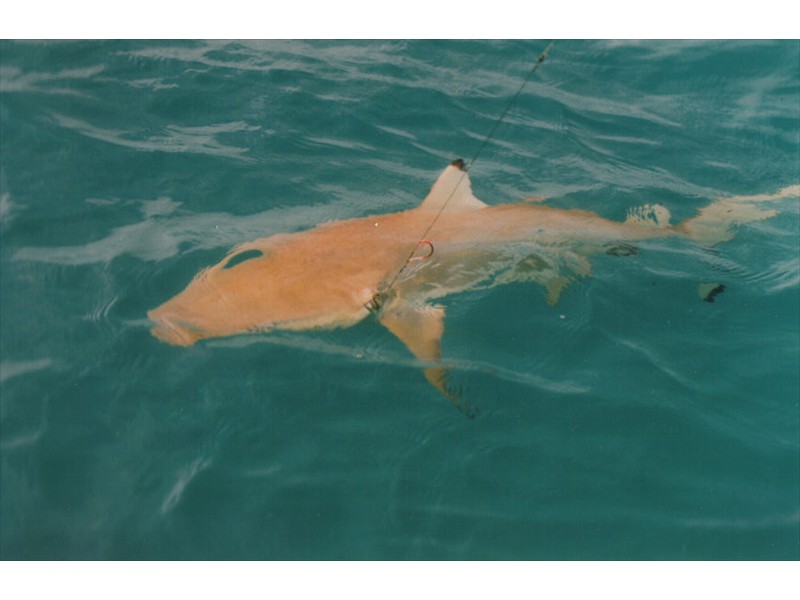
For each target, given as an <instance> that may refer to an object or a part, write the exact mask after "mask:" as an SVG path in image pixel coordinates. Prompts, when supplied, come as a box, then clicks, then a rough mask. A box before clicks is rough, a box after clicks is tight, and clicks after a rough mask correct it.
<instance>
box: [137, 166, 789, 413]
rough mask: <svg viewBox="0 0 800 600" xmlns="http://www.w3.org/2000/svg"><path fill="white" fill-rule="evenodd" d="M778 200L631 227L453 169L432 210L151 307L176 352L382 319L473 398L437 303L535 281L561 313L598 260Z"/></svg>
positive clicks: (706, 230) (303, 242) (237, 267)
mask: <svg viewBox="0 0 800 600" xmlns="http://www.w3.org/2000/svg"><path fill="white" fill-rule="evenodd" d="M798 196H800V185H794V186H790V187H787V188H784V189H782V190H781V191H779V192H778V193H776V194H772V195H761V196H740V197H732V198H720V199H717V200H715V201H713V202H712V203H711V204H709V205H707V206H706V207H704V208H702V209H701V210H700V211H699V213H698V214H697V215H696V216H694V217H692V218H690V219H687V220H685V221H683V222H681V223H678V224H675V225H672V224H670V222H669V220H670V215H669V211H668V210H667V209H666V208H665V207H664V206H661V205H647V206H643V207H639V208H636V209H633V210H631V211H629V215H628V218H627V219H626V220H625V221H624V222H617V221H610V220H608V219H605V218H603V217H600V216H599V215H597V214H595V213H593V212H590V211H586V210H562V209H557V208H553V207H549V206H547V205H545V204H541V203H538V202H537V203H531V202H522V203H517V204H502V205H496V206H489V205H487V204H485V203H483V202H481V201H480V200H478V199H477V198H475V196H473V194H472V189H471V184H470V180H469V176H468V175H467V172H466V169H465V166H464V163H463V161H461V160H460V159H459V160H456V161H454V162H453V163H451V164H450V165H449V166H448V167H447V168H446V169H445V170H444V171H443V173H442V174H441V175H440V176H439V178H438V179H437V181H436V182H435V184H434V185H433V187H432V188H431V191H430V193H429V194H428V196H427V197H426V198H425V200H424V201H423V202H422V204H420V205H419V206H418V207H416V208H413V209H410V210H406V211H402V212H398V213H392V214H383V215H373V216H368V217H363V218H357V219H350V220H346V221H336V222H332V223H326V224H322V225H319V226H317V227H315V228H313V229H310V230H307V231H301V232H297V233H292V234H278V235H273V236H271V237H268V238H264V239H258V240H255V241H253V242H248V243H245V244H241V245H240V246H237V247H236V248H234V249H233V250H232V251H231V252H230V253H229V254H228V255H227V256H226V257H225V258H224V259H223V260H222V261H220V262H219V263H218V264H216V265H214V266H211V267H209V268H207V269H204V270H202V271H200V273H198V274H197V275H196V276H195V278H194V279H193V280H192V281H191V282H190V283H189V285H188V286H187V288H186V289H185V290H184V291H183V292H181V293H180V294H178V295H177V296H175V297H174V298H172V299H171V300H169V301H167V302H165V303H164V304H162V305H161V306H159V307H158V308H155V309H153V310H151V311H150V312H149V313H148V317H149V318H150V320H151V321H152V322H153V323H154V326H153V329H152V333H153V335H154V336H156V337H157V338H158V339H160V340H162V341H164V342H167V343H169V344H174V345H179V346H188V345H191V344H194V343H195V342H197V341H198V340H201V339H205V338H215V337H221V336H231V335H239V334H245V333H255V332H266V331H270V330H275V329H284V330H303V329H314V328H335V327H348V326H350V325H354V324H355V323H358V322H359V321H361V320H362V319H365V318H367V317H368V316H369V315H370V314H376V315H377V318H378V320H379V321H380V322H381V323H382V324H383V325H384V326H385V327H386V328H387V329H389V331H391V332H392V333H393V334H394V335H395V336H397V337H398V338H399V339H400V340H401V341H402V342H403V343H404V344H405V345H406V346H407V347H408V349H409V350H410V351H411V352H412V353H413V354H414V356H416V357H417V358H418V359H420V360H422V361H424V362H426V363H427V365H428V366H427V367H426V368H425V376H426V377H427V379H428V380H429V381H430V382H431V383H432V384H433V385H434V386H435V387H436V388H437V389H438V390H439V391H441V392H442V393H443V394H444V395H445V396H447V397H449V398H451V399H452V400H454V401H455V402H456V403H460V398H458V394H457V393H456V392H454V391H453V390H452V389H450V387H449V386H448V383H447V370H446V368H445V367H444V366H443V365H442V364H441V350H440V348H441V339H442V335H443V333H444V317H445V309H444V308H443V307H442V306H439V305H437V304H435V300H437V299H439V298H442V297H444V296H448V295H451V294H454V293H457V292H461V291H465V290H469V289H474V288H476V287H478V286H491V285H502V284H505V283H510V282H515V281H532V282H535V283H538V284H540V285H542V286H544V288H545V289H546V291H547V300H548V302H549V303H550V304H551V305H554V304H556V303H557V302H558V299H559V296H560V294H561V293H562V292H563V290H564V289H565V288H566V287H567V286H568V285H569V284H570V283H571V282H572V281H574V280H576V279H577V278H580V277H584V276H588V275H589V274H590V272H591V266H590V263H589V260H588V258H589V257H591V256H593V255H596V254H602V253H607V254H616V255H624V254H631V253H634V252H635V251H636V249H635V243H636V242H640V241H642V240H647V239H653V238H666V237H674V236H680V237H684V238H688V239H691V240H694V241H696V242H698V243H700V244H704V245H707V246H713V245H715V244H717V243H720V242H723V241H726V240H729V239H731V238H732V237H733V233H734V228H735V227H736V226H738V225H741V224H744V223H749V222H752V221H758V220H762V219H766V218H769V217H771V216H773V215H775V214H776V211H775V209H773V208H767V207H766V205H767V204H769V203H770V202H774V201H776V200H780V199H782V198H787V197H798Z"/></svg>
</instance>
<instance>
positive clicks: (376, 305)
mask: <svg viewBox="0 0 800 600" xmlns="http://www.w3.org/2000/svg"><path fill="white" fill-rule="evenodd" d="M553 44H554V42H550V43H549V44H547V46H545V49H544V50H542V52H541V54H539V57H538V58H537V59H536V61H535V62H534V63H533V65H532V66H531V68H530V69H529V70H528V73H527V74H526V75H525V77H524V78H523V80H522V83H520V85H519V87H518V88H517V91H516V92H515V93H514V95H513V96H512V97H511V98H510V100H509V101H508V102H507V103H506V106H505V108H504V109H503V111H502V112H501V113H500V116H498V117H497V119H495V121H494V124H493V125H492V128H491V130H490V131H489V133H488V134H487V135H486V137H484V138H483V141H482V142H481V144H480V146H478V149H477V151H476V152H475V154H474V155H473V156H472V160H470V161H469V166H467V165H466V164H465V163H464V160H463V159H461V158H457V159H456V160H454V161H453V162H451V163H450V165H451V166H453V167H456V168H457V169H458V170H460V171H461V176H460V177H459V178H458V180H457V181H456V182H455V184H454V185H453V189H452V190H451V191H450V195H449V196H447V199H446V200H445V201H444V202H443V203H442V205H441V206H440V207H439V210H438V211H436V214H435V215H434V216H433V219H431V222H430V224H429V225H428V227H427V228H426V229H425V231H424V232H423V233H422V235H421V236H419V239H418V241H417V243H416V244H415V245H414V247H413V248H412V249H411V252H409V253H408V257H407V258H406V260H405V262H404V263H403V266H402V267H400V268H399V269H398V270H397V273H395V275H394V277H392V279H391V280H390V281H389V284H388V285H387V286H385V287H384V288H382V289H381V288H379V289H378V291H377V292H375V295H374V296H372V298H370V300H369V301H368V302H367V303H366V304H364V306H365V308H366V309H367V310H369V311H370V312H378V311H379V310H380V309H381V307H382V306H383V304H384V300H385V298H386V296H387V295H388V294H389V292H391V291H392V288H393V287H394V284H395V283H397V279H398V278H399V277H400V275H402V274H403V271H405V270H406V267H408V265H409V264H410V263H412V262H416V261H418V260H420V259H421V260H427V259H428V258H430V257H431V256H432V255H433V243H432V242H431V241H430V240H428V239H426V238H427V237H428V234H429V233H430V232H431V229H433V226H434V225H435V224H436V221H438V220H439V217H440V216H441V215H442V213H443V212H444V210H445V208H447V205H448V203H449V202H450V200H451V199H452V198H453V196H454V195H455V193H456V190H458V187H459V186H460V185H461V182H462V181H463V180H464V177H465V176H466V174H467V171H468V170H469V169H470V168H472V166H473V165H474V164H475V161H477V160H478V157H479V156H480V155H481V152H483V149H484V148H485V147H486V144H488V143H489V140H491V139H492V137H493V136H494V134H495V132H496V131H497V128H498V127H499V126H500V123H502V122H503V120H504V119H505V118H506V115H508V112H509V111H510V110H511V107H512V106H514V104H515V103H516V101H517V98H519V95H520V94H521V93H522V90H523V89H525V86H526V85H527V84H528V81H530V79H531V77H532V76H533V74H534V73H535V72H536V69H538V68H539V65H541V64H542V63H543V62H544V59H545V58H547V55H548V53H549V52H550V49H551V48H552V47H553ZM421 245H427V246H428V247H429V248H430V252H429V253H428V255H426V256H424V257H415V256H414V254H415V253H416V251H417V248H418V247H419V246H421Z"/></svg>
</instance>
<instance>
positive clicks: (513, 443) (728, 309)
mask: <svg viewBox="0 0 800 600" xmlns="http://www.w3.org/2000/svg"><path fill="white" fill-rule="evenodd" d="M545 46H546V42H540V41H316V42H313V41H241V42H227V41H208V42H201V41H172V42H170V41H71V42H66V41H57V42H32V41H20V42H16V41H2V42H0V216H1V217H2V221H1V224H0V235H1V237H0V268H1V269H2V270H1V271H0V319H1V321H0V325H1V327H2V329H0V385H1V387H0V392H1V393H0V466H1V467H2V470H1V471H0V555H1V556H0V557H1V558H2V559H6V560H10V559H101V560H103V559H109V560H112V559H135V560H138V559H157V560H160V559H256V560H273V559H289V560H294V559H307V560H316V559H325V560H327V559H377V560H388V559H399V560H407V559H420V560H432V559H437V560H460V559H487V560H494V559H522V560H538V559H558V560H577V559H593V560H599V559H616V560H619V559H625V560H627V559H645V560H650V559H668V560H673V559H689V560H702V559H723V560H727V559H793V560H797V559H800V203H798V202H797V200H796V199H794V200H786V201H784V202H783V203H782V204H781V205H780V206H779V213H778V214H777V215H776V216H775V217H773V218H772V219H770V220H767V221H761V222H757V223H752V224H749V225H746V226H743V227H741V228H740V229H739V231H738V234H737V236H736V237H735V238H734V239H733V240H731V241H729V242H726V243H723V244H720V245H718V246H715V247H714V248H704V247H701V246H698V245H696V244H692V243H690V242H688V241H685V240H678V239H674V240H672V239H670V240H660V241H659V240H656V241H650V242H646V243H643V244H642V245H641V246H640V248H639V252H638V254H636V255H633V256H624V257H622V256H606V255H602V256H598V257H595V258H593V259H592V275H591V277H587V278H585V279H583V280H581V281H579V282H576V283H575V284H573V285H572V286H570V287H569V288H568V289H566V290H565V292H564V293H563V295H562V297H561V300H560V302H559V304H558V305H557V306H555V307H553V306H550V305H548V303H547V300H546V293H545V291H544V290H543V288H541V287H539V286H537V285H536V284H532V283H514V284H510V285H506V286H502V287H492V288H488V289H480V290H473V291H467V292H464V293H461V294H456V295H452V296H450V297H447V298H444V299H442V302H441V303H442V305H444V306H446V307H447V319H446V322H445V334H444V338H443V342H442V352H443V356H444V360H445V361H446V363H447V364H448V365H449V366H450V367H451V370H452V374H451V377H452V381H453V384H454V385H455V386H457V387H459V388H460V389H461V390H462V395H463V397H464V398H465V399H467V400H468V402H469V404H470V406H472V407H473V408H474V410H475V413H476V415H475V418H473V419H470V418H467V417H466V416H465V415H464V414H463V413H462V412H459V411H458V410H456V409H455V408H454V406H453V405H452V403H450V402H448V401H447V400H446V399H445V398H443V397H442V396H441V395H440V394H439V393H438V392H437V391H436V390H435V389H434V388H433V387H432V386H431V385H430V384H428V383H427V381H426V380H425V378H424V377H423V375H422V372H421V365H420V362H419V361H417V360H415V359H414V358H413V356H412V355H411V354H410V352H409V351H408V350H407V348H406V347H405V346H404V345H403V344H402V343H400V342H399V341H398V340H397V339H396V338H395V337H394V336H392V334H391V333H389V332H388V331H387V330H386V329H385V328H383V327H382V326H381V325H380V324H379V323H378V322H377V320H375V319H374V318H370V319H367V320H365V321H363V322H361V323H359V324H358V325H356V326H354V327H351V328H349V329H338V330H324V331H315V330H311V331H302V332H276V333H273V334H258V335H251V336H240V337H235V338H226V339H217V340H207V341H202V342H200V343H198V344H196V345H194V346H191V347H186V348H182V347H174V346H169V345H166V344H164V343H161V342H159V341H158V340H157V339H155V338H154V337H153V336H151V334H150V332H149V324H148V320H147V316H146V313H147V311H148V310H150V309H152V308H154V307H156V306H158V305H159V304H161V303H163V302H164V301H166V300H168V299H169V298H171V297H172V296H174V295H175V294H176V293H178V292H179V291H181V290H182V289H184V288H185V286H186V285H187V284H188V283H189V281H190V280H191V279H192V277H193V276H194V275H195V274H196V273H197V272H198V271H199V270H200V269H202V268H203V267H206V266H209V265H211V264H214V263H216V262H218V261H220V260H221V259H222V258H223V257H224V256H225V255H226V254H227V253H228V251H229V250H230V249H231V248H232V247H233V246H235V245H237V244H239V243H241V242H246V241H249V240H253V239H256V238H259V237H265V236H268V235H272V234H276V233H281V232H294V231H299V230H303V229H306V228H309V227H312V226H314V225H316V224H318V223H322V222H325V221H330V220H334V219H348V218H354V217H361V216H366V215H370V214H376V213H384V212H395V211H399V210H404V209H406V208H410V207H413V206H415V205H417V204H418V203H419V202H420V201H421V200H422V199H423V198H424V197H425V195H426V194H427V192H428V190H429V188H430V186H431V184H432V183H433V181H434V180H435V179H436V177H437V176H438V174H439V173H440V172H441V171H442V169H443V168H444V167H445V166H446V165H447V164H448V163H449V162H450V161H452V160H453V159H455V158H458V157H463V158H465V159H469V158H471V157H472V156H473V155H474V154H475V152H476V151H477V149H478V148H479V146H480V145H481V142H482V141H483V140H484V138H485V136H486V135H487V134H488V133H489V131H490V130H491V129H492V126H493V125H494V123H495V121H496V119H497V118H498V116H499V115H500V114H501V113H502V111H503V109H504V108H505V107H506V105H507V103H508V101H509V99H510V98H511V97H512V96H513V95H514V93H515V92H516V91H517V89H518V88H519V86H520V84H521V83H522V81H523V79H524V77H525V76H526V74H527V73H528V71H529V69H530V68H531V66H532V64H533V63H534V62H535V60H536V58H537V57H538V56H539V54H540V52H541V51H542V50H543V49H544V48H545ZM470 177H471V179H472V185H473V191H474V193H475V195H476V196H477V197H478V198H480V199H482V200H483V201H485V202H487V203H489V204H501V203H508V202H515V201H519V200H520V199H522V198H524V197H526V196H543V197H545V198H546V199H547V200H546V201H547V202H548V203H549V204H551V205H552V206H555V207H558V208H581V209H585V210H591V211H593V212H596V213H598V214H600V215H602V216H605V217H607V218H612V219H617V220H623V219H624V218H625V215H626V212H627V210H628V209H629V208H630V207H635V206H640V205H642V204H644V203H652V202H660V203H662V204H664V205H665V206H666V207H668V208H669V210H670V211H671V213H672V215H673V218H674V219H675V220H676V221H677V220H679V219H683V218H686V217H688V216H690V215H692V214H694V213H695V212H696V211H697V210H698V209H699V208H701V207H702V206H705V205H706V204H708V203H709V202H710V201H711V200H712V199H713V198H716V197H718V196H724V195H742V194H767V193H774V192H776V191H778V190H779V189H781V188H784V187H786V186H788V185H793V184H797V183H800V42H798V41H796V40H794V41H791V40H790V41H710V42H691V41H680V42H674V41H653V42H648V41H645V42H608V41H569V40H561V41H557V42H556V43H555V45H554V46H553V47H552V49H551V51H550V53H549V55H548V57H547V59H546V60H545V62H544V63H542V64H541V66H540V67H539V69H538V70H537V71H536V73H535V74H534V75H533V77H532V78H531V79H530V81H529V83H528V84H527V85H526V86H525V88H524V90H523V91H522V93H521V94H520V95H519V97H518V98H517V101H516V102H515V103H514V105H513V107H512V108H511V110H510V111H509V113H508V114H507V115H506V117H505V118H504V119H503V122H502V123H501V124H500V125H499V126H498V128H497V130H496V132H495V134H494V136H493V138H492V139H491V140H490V141H489V143H488V144H487V145H486V147H485V148H484V150H483V152H482V153H481V155H480V157H479V158H478V160H477V161H476V162H475V163H474V165H472V166H471V168H470ZM414 241H415V240H414ZM414 241H412V243H413V242H414ZM365 251H368V249H365ZM354 259H356V260H357V257H354ZM702 283H714V284H717V283H719V284H722V285H724V286H725V288H724V292H723V293H721V294H719V295H717V296H716V297H714V298H713V300H714V302H704V301H703V300H702V299H701V297H700V294H699V293H698V289H699V288H698V286H699V285H700V284H702Z"/></svg>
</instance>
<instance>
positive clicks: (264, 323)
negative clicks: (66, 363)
mask: <svg viewBox="0 0 800 600" xmlns="http://www.w3.org/2000/svg"><path fill="white" fill-rule="evenodd" d="M297 235H303V234H302V233H301V234H295V236H297ZM291 237H293V236H286V235H278V236H273V237H271V238H267V239H262V240H256V241H254V242H250V243H247V244H243V245H241V246H238V247H236V248H234V249H233V250H232V251H231V252H230V253H229V254H228V255H227V256H226V257H225V258H224V259H222V260H221V261H220V262H219V263H217V264H216V265H213V266H211V267H209V268H207V269H203V270H202V271H200V272H199V273H198V274H197V275H196V276H195V277H194V279H193V280H192V281H191V282H190V283H189V285H188V286H187V287H186V289H185V290H183V291H182V292H181V293H179V294H178V295H177V296H175V297H174V298H172V299H170V300H168V301H167V302H165V303H164V304H162V305H161V306H159V307H157V308H155V309H153V310H151V311H150V312H148V313H147V316H148V317H149V319H150V320H151V321H152V323H153V328H152V330H151V331H152V334H153V335H154V336H155V337H156V338H158V339H159V340H161V341H163V342H167V343H169V344H173V345H178V346H190V345H192V344H194V343H195V342H197V341H198V340H201V339H204V338H215V337H222V336H230V335H237V334H243V333H258V332H266V331H270V330H273V329H312V328H320V327H323V328H324V327H336V326H346V325H350V324H353V323H355V322H356V321H359V320H360V319H362V318H364V317H365V316H367V315H368V314H369V311H368V309H367V308H366V307H365V304H367V303H368V302H369V299H370V298H371V297H372V294H374V292H373V291H372V288H374V287H375V283H374V281H371V280H370V274H369V273H365V272H356V273H355V274H354V275H355V276H354V277H352V278H351V279H352V281H350V282H349V283H350V285H345V286H339V285H338V283H340V282H336V284H335V285H332V284H331V283H329V282H330V274H331V273H328V275H329V277H328V278H327V279H326V278H325V277H324V275H325V274H326V273H325V271H326V269H327V270H328V271H330V269H331V268H330V266H328V263H327V262H325V261H324V260H323V259H325V258H326V257H325V256H324V255H325V249H326V244H325V243H324V242H323V241H322V240H316V243H315V240H313V239H311V240H308V243H305V244H300V245H297V244H296V243H294V242H296V240H290V239H289V238H291ZM287 242H290V243H287ZM333 254H335V252H333Z"/></svg>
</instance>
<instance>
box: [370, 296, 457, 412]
mask: <svg viewBox="0 0 800 600" xmlns="http://www.w3.org/2000/svg"><path fill="white" fill-rule="evenodd" d="M380 322H381V323H382V324H383V325H384V326H385V327H386V329H388V330H389V331H391V332H392V333H393V334H394V335H395V336H397V338H398V339H399V340H400V341H401V342H403V343H404V344H405V345H406V347H408V349H409V350H411V353H412V354H413V355H414V356H416V357H417V358H418V359H420V360H424V361H426V362H431V363H436V362H438V361H439V359H440V358H441V355H442V347H441V341H442V334H443V333H444V309H443V308H441V307H438V306H408V305H399V306H387V307H386V308H385V309H384V310H383V312H382V313H381V316H380ZM425 378H426V379H427V380H428V381H429V382H430V383H431V384H432V385H433V386H434V387H435V388H436V389H437V390H439V391H440V392H441V393H442V394H444V395H445V396H447V397H448V398H450V397H451V396H452V394H451V393H450V391H449V390H448V388H447V382H446V379H447V369H446V368H445V367H443V366H441V365H432V366H430V367H427V368H426V369H425Z"/></svg>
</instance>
